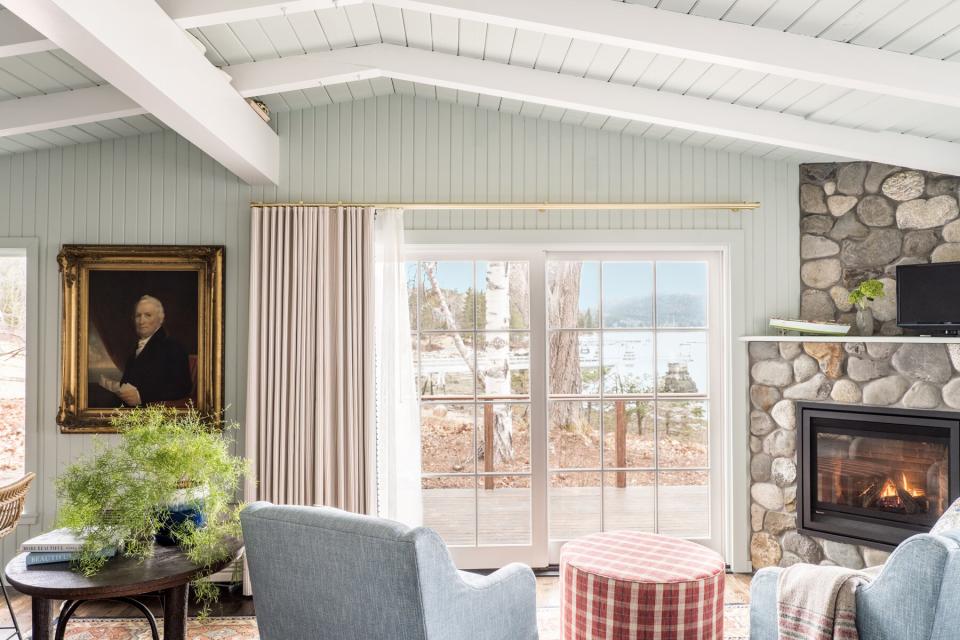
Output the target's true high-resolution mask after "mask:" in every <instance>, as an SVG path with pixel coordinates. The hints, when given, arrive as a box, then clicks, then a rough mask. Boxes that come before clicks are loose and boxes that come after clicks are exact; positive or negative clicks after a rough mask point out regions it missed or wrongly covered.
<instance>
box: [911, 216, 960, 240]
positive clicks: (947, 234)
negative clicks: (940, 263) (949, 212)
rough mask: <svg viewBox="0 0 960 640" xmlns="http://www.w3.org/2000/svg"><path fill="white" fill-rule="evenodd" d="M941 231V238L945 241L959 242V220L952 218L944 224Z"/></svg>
mask: <svg viewBox="0 0 960 640" xmlns="http://www.w3.org/2000/svg"><path fill="white" fill-rule="evenodd" d="M917 233H919V232H917ZM931 233H932V232H931ZM941 233H942V234H943V239H944V240H946V241H947V242H960V220H954V221H953V222H951V223H949V224H947V225H944V227H943V229H942V231H941Z"/></svg>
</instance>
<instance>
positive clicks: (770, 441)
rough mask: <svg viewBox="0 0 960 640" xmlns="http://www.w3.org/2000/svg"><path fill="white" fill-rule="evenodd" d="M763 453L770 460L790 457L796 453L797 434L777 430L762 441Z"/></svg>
mask: <svg viewBox="0 0 960 640" xmlns="http://www.w3.org/2000/svg"><path fill="white" fill-rule="evenodd" d="M763 451H764V453H767V454H769V455H770V457H772V458H784V457H790V456H792V455H793V454H794V453H796V451H797V434H796V433H794V432H793V431H788V430H786V429H777V430H776V431H774V432H773V433H771V434H770V435H768V436H767V437H766V438H764V439H763Z"/></svg>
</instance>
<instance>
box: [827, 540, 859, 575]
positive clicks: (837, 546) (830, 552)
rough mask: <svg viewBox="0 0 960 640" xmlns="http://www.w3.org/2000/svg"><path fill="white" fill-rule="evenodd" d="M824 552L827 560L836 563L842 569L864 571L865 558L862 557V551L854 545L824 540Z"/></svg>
mask: <svg viewBox="0 0 960 640" xmlns="http://www.w3.org/2000/svg"><path fill="white" fill-rule="evenodd" d="M823 552H824V553H825V554H826V556H827V558H829V559H830V560H832V561H833V562H836V563H837V564H838V565H840V566H841V567H846V568H847V569H863V558H862V557H860V550H859V549H857V548H856V547H855V546H853V545H852V544H845V543H843V542H834V541H833V540H824V541H823Z"/></svg>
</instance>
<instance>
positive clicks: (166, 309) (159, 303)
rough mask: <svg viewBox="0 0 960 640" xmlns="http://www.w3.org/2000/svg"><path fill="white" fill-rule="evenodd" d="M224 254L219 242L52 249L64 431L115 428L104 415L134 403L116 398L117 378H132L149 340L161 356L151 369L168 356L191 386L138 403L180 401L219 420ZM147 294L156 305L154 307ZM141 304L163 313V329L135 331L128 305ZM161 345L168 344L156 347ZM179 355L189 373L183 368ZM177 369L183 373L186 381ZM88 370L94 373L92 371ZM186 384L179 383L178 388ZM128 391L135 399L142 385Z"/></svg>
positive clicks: (136, 306) (119, 389)
mask: <svg viewBox="0 0 960 640" xmlns="http://www.w3.org/2000/svg"><path fill="white" fill-rule="evenodd" d="M223 258H224V247H222V246H209V245H207V246H167V245H63V248H62V249H61V251H60V253H59V254H58V256H57V262H58V263H59V265H60V277H61V281H62V287H63V324H62V326H61V356H60V357H61V376H62V379H61V394H60V409H59V411H58V412H57V424H58V425H59V426H60V431H61V432H62V433H112V432H113V431H114V430H113V428H112V427H111V426H110V423H109V421H110V418H111V416H113V415H115V414H116V411H117V410H120V411H123V410H129V407H131V406H136V405H134V404H128V403H127V401H126V400H123V399H122V397H121V394H122V393H123V387H122V386H121V384H123V383H124V382H129V380H127V378H128V375H129V371H128V369H132V368H133V367H134V366H135V365H134V359H137V358H141V354H142V353H144V352H145V348H146V345H148V344H149V345H151V347H150V348H151V351H150V352H149V353H150V354H153V356H154V357H160V358H161V360H159V362H162V363H165V364H164V367H158V368H157V369H156V370H155V371H156V372H159V373H154V374H150V375H154V376H155V377H156V378H157V379H158V380H159V379H162V378H163V377H164V375H165V373H166V371H167V368H165V367H166V366H167V365H166V363H168V362H174V364H173V365H171V366H173V367H174V368H175V369H176V377H177V378H178V379H179V381H180V383H186V384H187V385H188V386H189V385H192V386H191V387H190V388H191V390H190V392H189V394H188V395H185V396H183V397H180V396H179V395H178V396H177V399H176V400H174V399H173V398H168V397H165V396H163V395H162V394H154V396H156V398H157V400H154V401H148V400H142V403H143V404H152V403H154V402H156V403H161V404H165V405H167V406H173V407H176V408H177V409H178V410H180V409H184V408H185V407H187V406H194V407H195V408H196V409H197V410H198V411H199V412H200V413H201V414H203V415H205V416H208V417H209V418H210V419H211V420H214V421H216V422H217V423H219V422H220V420H221V415H222V412H223V308H224V291H223ZM194 292H195V295H194ZM163 298H166V299H165V300H164V299H163ZM152 303H156V306H155V307H151V306H150V305H151V304H152ZM92 304H93V307H94V308H93V309H91V306H92ZM140 305H146V307H145V309H146V310H147V311H150V310H151V309H153V310H155V311H156V313H157V314H158V315H159V316H160V318H159V320H160V322H161V324H160V325H159V326H160V327H161V329H163V333H162V334H161V333H160V330H155V331H156V333H151V334H150V336H147V337H146V338H145V339H141V338H143V337H144V336H143V335H141V333H140V332H141V331H146V330H147V329H141V328H140V326H139V325H137V327H135V326H134V310H135V309H140V308H141V307H140ZM137 322H140V321H139V320H137ZM145 326H146V325H145ZM156 336H160V337H159V338H157V337H156ZM164 345H166V347H164ZM161 348H164V349H166V351H165V352H158V351H157V350H158V349H161ZM91 352H93V353H91ZM158 353H160V354H161V355H160V356H157V354H158ZM163 353H173V354H174V355H173V356H169V357H168V356H165V355H162V354H163ZM171 358H172V359H171ZM184 358H186V360H184ZM145 362H147V358H142V359H141V360H140V364H139V365H136V366H140V368H141V370H142V369H143V363H145ZM151 362H153V361H152V360H151ZM184 362H185V363H186V364H187V366H188V373H184V370H183V369H182V366H183V365H182V363H184ZM148 371H149V369H148ZM184 375H188V376H190V377H189V378H188V379H186V380H185V379H184ZM94 376H97V378H96V379H95V380H92V379H91V378H93V377H94ZM118 378H119V379H118ZM141 386H144V385H141ZM153 386H162V385H161V384H160V383H159V382H158V385H153ZM167 386H168V387H169V385H167ZM185 388H186V387H184V385H183V384H180V385H179V389H180V390H181V391H180V392H178V393H182V390H183V389H185ZM143 395H148V394H147V393H143ZM127 397H129V396H127ZM135 397H136V398H140V395H139V392H138V395H137V396H135ZM91 402H92V404H91ZM133 402H136V401H133ZM104 405H106V406H104Z"/></svg>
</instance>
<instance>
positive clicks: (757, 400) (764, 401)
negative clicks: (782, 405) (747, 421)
mask: <svg viewBox="0 0 960 640" xmlns="http://www.w3.org/2000/svg"><path fill="white" fill-rule="evenodd" d="M778 400H780V391H779V390H777V388H776V387H766V386H764V385H762V384H752V385H750V402H752V403H753V406H755V407H756V408H757V409H760V410H761V411H768V410H769V409H770V407H772V406H773V405H775V404H776V403H777V401H778Z"/></svg>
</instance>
